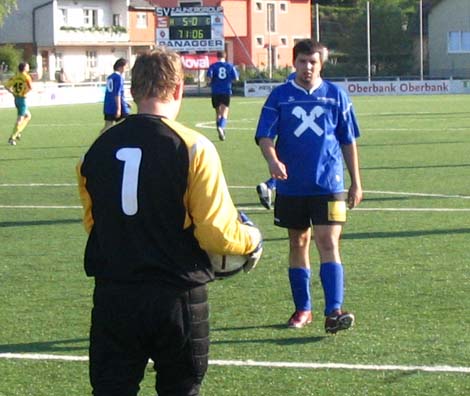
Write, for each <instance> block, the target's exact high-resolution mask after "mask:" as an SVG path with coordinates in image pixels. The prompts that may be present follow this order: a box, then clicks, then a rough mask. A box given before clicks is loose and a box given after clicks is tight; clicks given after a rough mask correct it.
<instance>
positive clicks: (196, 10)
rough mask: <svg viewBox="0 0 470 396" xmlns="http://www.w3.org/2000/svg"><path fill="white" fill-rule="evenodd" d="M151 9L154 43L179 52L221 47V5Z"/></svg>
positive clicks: (222, 41) (222, 33) (222, 31)
mask: <svg viewBox="0 0 470 396" xmlns="http://www.w3.org/2000/svg"><path fill="white" fill-rule="evenodd" d="M155 12H156V15H157V18H156V19H157V31H156V41H157V45H163V46H166V47H171V48H172V49H174V50H175V51H179V52H182V51H185V52H188V51H189V52H192V51H207V52H210V51H222V50H223V49H224V14H223V8H222V7H178V8H161V7H158V8H156V9H155Z"/></svg>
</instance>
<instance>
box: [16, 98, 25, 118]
mask: <svg viewBox="0 0 470 396" xmlns="http://www.w3.org/2000/svg"><path fill="white" fill-rule="evenodd" d="M15 107H16V110H17V111H18V116H20V117H23V116H25V115H26V113H28V106H27V105H26V98H25V97H21V96H15Z"/></svg>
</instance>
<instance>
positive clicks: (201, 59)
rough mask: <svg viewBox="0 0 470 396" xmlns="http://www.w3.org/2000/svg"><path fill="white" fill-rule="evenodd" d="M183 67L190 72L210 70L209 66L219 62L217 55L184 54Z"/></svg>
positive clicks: (182, 57) (182, 56)
mask: <svg viewBox="0 0 470 396" xmlns="http://www.w3.org/2000/svg"><path fill="white" fill-rule="evenodd" d="M181 59H182V61H183V66H184V68H185V69H188V70H201V69H208V68H209V66H210V65H211V64H212V63H214V62H217V56H216V54H215V53H210V54H184V55H181Z"/></svg>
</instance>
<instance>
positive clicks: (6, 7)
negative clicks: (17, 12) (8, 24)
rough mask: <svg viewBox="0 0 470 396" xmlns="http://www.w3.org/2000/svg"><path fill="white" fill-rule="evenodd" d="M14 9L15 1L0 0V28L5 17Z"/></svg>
mask: <svg viewBox="0 0 470 396" xmlns="http://www.w3.org/2000/svg"><path fill="white" fill-rule="evenodd" d="M14 9H16V0H0V26H1V25H2V24H3V20H4V19H5V17H6V16H7V15H8V14H10V13H11V12H12V11H13V10H14Z"/></svg>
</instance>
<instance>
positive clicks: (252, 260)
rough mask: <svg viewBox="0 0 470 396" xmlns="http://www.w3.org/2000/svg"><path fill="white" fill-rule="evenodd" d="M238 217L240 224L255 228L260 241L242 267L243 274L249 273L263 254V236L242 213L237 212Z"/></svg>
mask: <svg viewBox="0 0 470 396" xmlns="http://www.w3.org/2000/svg"><path fill="white" fill-rule="evenodd" d="M238 217H239V219H240V222H241V223H242V224H245V225H247V226H250V227H253V228H255V229H256V231H258V233H259V239H260V241H259V243H258V246H256V249H255V250H253V252H251V253H250V254H249V255H248V261H247V262H246V264H245V265H244V266H243V271H244V272H250V271H251V270H252V269H253V268H255V267H256V265H257V264H258V261H259V260H260V259H261V255H262V254H263V236H262V235H261V232H260V231H259V229H258V227H256V226H255V224H254V223H253V222H252V221H251V219H250V218H249V217H248V216H247V215H246V214H245V213H244V212H242V211H239V212H238Z"/></svg>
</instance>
